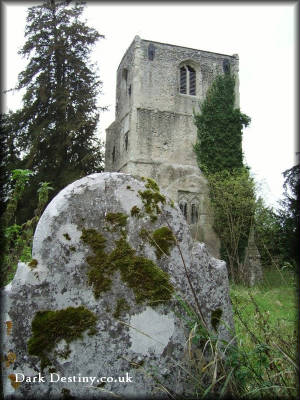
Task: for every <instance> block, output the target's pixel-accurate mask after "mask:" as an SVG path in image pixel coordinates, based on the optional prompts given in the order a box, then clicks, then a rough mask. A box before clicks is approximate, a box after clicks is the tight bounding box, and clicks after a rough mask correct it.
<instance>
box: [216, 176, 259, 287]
mask: <svg viewBox="0 0 300 400" xmlns="http://www.w3.org/2000/svg"><path fill="white" fill-rule="evenodd" d="M208 184H209V190H210V199H211V205H212V209H213V214H214V229H215V231H216V233H217V234H218V236H219V238H220V240H221V244H222V248H221V250H222V252H223V254H222V256H223V257H224V258H225V260H226V261H227V263H228V266H229V272H230V277H231V279H232V280H234V281H235V280H237V281H239V280H240V279H242V264H243V261H244V255H245V254H244V252H245V247H246V245H247V241H248V236H249V231H250V227H251V224H252V222H253V216H254V211H255V195H254V183H253V180H252V179H251V178H250V176H249V171H248V170H247V169H246V168H240V169H235V170H231V171H228V170H224V171H220V172H216V173H214V174H210V175H209V176H208Z"/></svg>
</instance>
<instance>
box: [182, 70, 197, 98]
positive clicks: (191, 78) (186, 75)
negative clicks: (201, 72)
mask: <svg viewBox="0 0 300 400" xmlns="http://www.w3.org/2000/svg"><path fill="white" fill-rule="evenodd" d="M180 93H182V94H190V95H192V96H196V71H195V70H194V68H192V67H191V66H190V65H183V66H182V67H181V68H180Z"/></svg>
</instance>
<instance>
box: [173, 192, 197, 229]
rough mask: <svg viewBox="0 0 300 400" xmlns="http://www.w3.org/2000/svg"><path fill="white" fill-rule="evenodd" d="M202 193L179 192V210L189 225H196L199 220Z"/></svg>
mask: <svg viewBox="0 0 300 400" xmlns="http://www.w3.org/2000/svg"><path fill="white" fill-rule="evenodd" d="M200 197H201V195H200V193H192V192H187V191H182V190H179V191H178V203H179V208H180V210H181V212H182V214H183V215H184V217H185V219H186V221H187V223H188V224H196V223H197V222H198V220H199V207H200V204H201V200H200Z"/></svg>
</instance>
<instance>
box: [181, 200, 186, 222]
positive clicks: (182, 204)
mask: <svg viewBox="0 0 300 400" xmlns="http://www.w3.org/2000/svg"><path fill="white" fill-rule="evenodd" d="M179 208H180V210H181V212H182V214H183V215H184V218H185V219H187V203H186V202H185V201H182V202H180V203H179Z"/></svg>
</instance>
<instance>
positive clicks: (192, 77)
mask: <svg viewBox="0 0 300 400" xmlns="http://www.w3.org/2000/svg"><path fill="white" fill-rule="evenodd" d="M188 71H189V78H190V79H189V82H190V88H189V89H190V90H189V94H191V95H193V96H195V95H196V72H195V70H194V69H193V68H192V67H190V66H188Z"/></svg>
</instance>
